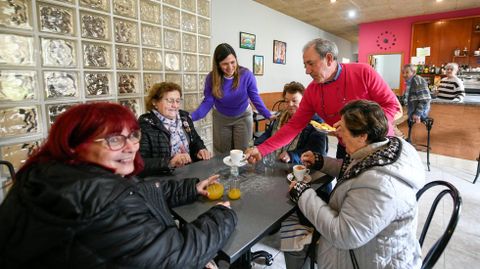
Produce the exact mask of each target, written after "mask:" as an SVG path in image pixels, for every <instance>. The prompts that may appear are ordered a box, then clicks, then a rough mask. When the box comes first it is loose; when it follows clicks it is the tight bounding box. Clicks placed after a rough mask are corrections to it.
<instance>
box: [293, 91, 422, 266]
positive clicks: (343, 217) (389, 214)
mask: <svg viewBox="0 0 480 269" xmlns="http://www.w3.org/2000/svg"><path fill="white" fill-rule="evenodd" d="M340 113H341V115H342V118H341V120H340V121H339V122H337V123H336V124H335V126H334V127H336V128H337V131H336V134H337V136H338V137H339V138H340V139H342V140H343V142H344V143H345V145H346V149H347V153H348V155H347V156H346V158H345V159H344V160H338V159H332V158H328V157H322V156H321V155H320V154H316V153H313V152H311V151H309V152H305V153H304V154H303V155H302V157H301V159H302V162H303V163H305V164H306V165H307V166H310V167H311V168H313V169H319V170H321V171H322V172H324V173H327V174H329V175H332V176H335V177H337V184H336V186H335V188H334V190H333V191H332V193H331V196H330V200H329V202H328V203H326V202H324V201H323V200H322V199H321V198H320V197H318V196H317V194H316V192H315V190H313V189H311V188H310V186H309V184H308V183H307V184H306V183H303V182H296V183H294V184H292V189H291V190H290V197H291V199H292V200H293V201H294V202H298V206H299V208H300V210H301V211H302V212H303V213H304V215H305V216H306V217H307V219H308V220H309V221H310V222H311V223H313V225H314V226H315V228H316V229H317V230H318V231H319V232H320V234H321V236H320V239H319V242H318V248H317V264H318V267H319V268H336V269H341V268H354V266H353V263H354V262H355V261H356V262H357V263H358V267H356V268H361V269H365V268H420V266H421V263H422V261H421V249H420V246H419V243H418V240H417V238H416V230H417V200H416V197H415V194H416V192H417V191H418V190H419V189H420V188H422V187H423V185H424V182H425V172H424V167H423V165H422V162H421V160H420V158H419V156H418V153H417V152H416V151H415V149H414V148H413V147H412V146H411V145H410V144H409V143H407V142H405V140H403V139H401V138H397V137H386V134H387V131H388V123H387V119H386V118H385V115H384V113H383V111H382V109H381V107H380V106H379V105H378V104H377V103H375V102H371V101H367V100H356V101H352V102H350V103H348V104H347V105H346V106H345V107H344V108H343V109H342V110H341V112H340ZM350 250H351V251H350Z"/></svg>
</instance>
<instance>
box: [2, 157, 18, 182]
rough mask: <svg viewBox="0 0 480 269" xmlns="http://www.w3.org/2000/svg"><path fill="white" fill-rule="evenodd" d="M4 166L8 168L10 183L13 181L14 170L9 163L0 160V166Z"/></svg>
mask: <svg viewBox="0 0 480 269" xmlns="http://www.w3.org/2000/svg"><path fill="white" fill-rule="evenodd" d="M1 165H5V166H6V167H7V168H8V173H9V174H10V179H11V180H12V182H13V181H14V180H15V169H14V168H13V165H12V164H11V163H10V162H9V161H4V160H0V166H1Z"/></svg>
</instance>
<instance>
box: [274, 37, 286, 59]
mask: <svg viewBox="0 0 480 269" xmlns="http://www.w3.org/2000/svg"><path fill="white" fill-rule="evenodd" d="M273 63H276V64H286V63H287V43H285V42H283V41H278V40H273Z"/></svg>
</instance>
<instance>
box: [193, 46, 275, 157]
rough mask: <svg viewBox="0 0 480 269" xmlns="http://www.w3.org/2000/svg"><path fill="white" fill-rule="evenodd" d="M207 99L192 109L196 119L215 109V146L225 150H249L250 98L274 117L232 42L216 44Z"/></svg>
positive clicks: (250, 126) (258, 108)
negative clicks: (239, 63) (241, 62)
mask: <svg viewBox="0 0 480 269" xmlns="http://www.w3.org/2000/svg"><path fill="white" fill-rule="evenodd" d="M204 96H205V97H204V99H203V101H202V103H201V104H200V106H199V107H198V108H197V110H195V111H194V112H193V113H192V120H194V121H197V120H200V119H202V118H204V117H205V116H206V115H207V113H208V112H209V111H210V110H211V109H212V107H214V109H213V150H214V152H215V154H225V153H227V152H229V151H230V150H231V149H241V150H245V149H246V148H247V147H248V142H249V141H250V140H251V139H252V136H253V129H252V125H253V116H252V114H253V111H252V107H251V106H250V104H249V100H250V101H252V103H253V104H254V105H255V107H256V108H257V110H258V111H259V113H260V114H261V115H263V116H264V117H265V118H268V119H273V118H274V116H272V115H271V113H270V111H268V109H267V108H266V107H265V104H264V103H263V101H262V99H261V98H260V96H259V95H258V89H257V81H256V80H255V77H254V76H253V74H252V72H251V71H250V70H248V69H247V68H245V67H242V66H239V65H238V62H237V55H236V53H235V50H233V48H232V46H230V45H228V44H226V43H222V44H220V45H218V46H217V47H216V48H215V52H214V54H213V68H212V72H210V74H208V76H207V78H206V80H205V90H204Z"/></svg>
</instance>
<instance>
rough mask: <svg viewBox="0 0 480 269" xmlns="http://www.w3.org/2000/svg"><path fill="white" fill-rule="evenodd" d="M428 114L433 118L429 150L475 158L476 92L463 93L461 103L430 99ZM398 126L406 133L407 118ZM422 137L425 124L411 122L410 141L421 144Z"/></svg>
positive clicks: (479, 102) (479, 106)
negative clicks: (473, 93)
mask: <svg viewBox="0 0 480 269" xmlns="http://www.w3.org/2000/svg"><path fill="white" fill-rule="evenodd" d="M404 109H406V108H404ZM429 117H431V118H433V119H434V123H433V127H432V131H431V134H430V137H431V142H430V143H431V151H430V152H431V153H436V154H441V155H446V156H451V157H456V158H461V159H467V160H476V158H477V157H478V153H479V152H480V95H467V96H466V98H465V100H464V102H463V103H452V102H448V101H443V100H438V99H433V100H432V103H431V110H430V114H429ZM398 127H399V129H400V130H401V131H402V132H403V133H404V134H405V135H406V134H408V125H407V121H405V122H403V123H402V124H400V125H399V126H398ZM426 141H427V130H426V128H425V125H423V124H415V125H414V126H413V129H412V142H413V143H414V144H424V145H425V144H426ZM419 149H420V150H421V148H419Z"/></svg>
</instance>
